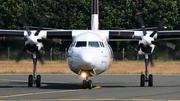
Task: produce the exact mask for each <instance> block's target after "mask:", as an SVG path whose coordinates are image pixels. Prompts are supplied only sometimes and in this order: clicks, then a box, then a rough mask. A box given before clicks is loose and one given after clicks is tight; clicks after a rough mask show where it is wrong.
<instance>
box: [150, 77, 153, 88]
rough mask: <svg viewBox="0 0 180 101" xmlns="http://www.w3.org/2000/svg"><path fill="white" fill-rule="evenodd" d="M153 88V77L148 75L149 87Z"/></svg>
mask: <svg viewBox="0 0 180 101" xmlns="http://www.w3.org/2000/svg"><path fill="white" fill-rule="evenodd" d="M152 86H153V75H152V74H150V75H149V87H152Z"/></svg>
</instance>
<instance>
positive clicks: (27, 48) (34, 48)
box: [16, 14, 50, 64]
mask: <svg viewBox="0 0 180 101" xmlns="http://www.w3.org/2000/svg"><path fill="white" fill-rule="evenodd" d="M18 18H19V20H20V22H21V23H22V25H24V27H25V29H26V31H27V33H28V34H27V35H26V36H25V39H26V41H27V43H26V45H25V46H24V47H23V48H22V49H21V51H20V52H19V54H18V56H17V59H16V62H19V61H20V60H21V59H22V57H23V56H24V53H25V52H26V51H30V52H32V53H35V54H36V55H37V57H38V59H39V60H40V62H41V63H42V64H44V61H43V57H42V54H41V52H40V51H41V50H38V46H36V44H37V43H33V42H32V41H31V40H33V39H32V38H31V37H30V36H31V34H32V33H31V31H30V29H29V26H28V24H27V22H26V21H25V19H24V17H23V16H22V15H21V14H19V15H18ZM49 18H50V17H49V16H47V15H45V16H44V17H43V18H42V20H41V22H40V25H39V27H38V29H37V30H36V32H35V34H34V36H38V34H39V33H40V31H41V29H42V26H44V25H45V23H46V22H47V21H48V19H49ZM28 40H29V43H28Z"/></svg>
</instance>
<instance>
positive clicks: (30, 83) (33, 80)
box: [28, 75, 41, 87]
mask: <svg viewBox="0 0 180 101" xmlns="http://www.w3.org/2000/svg"><path fill="white" fill-rule="evenodd" d="M33 83H36V87H41V75H37V77H36V78H34V77H33V75H29V78H28V87H32V86H33Z"/></svg>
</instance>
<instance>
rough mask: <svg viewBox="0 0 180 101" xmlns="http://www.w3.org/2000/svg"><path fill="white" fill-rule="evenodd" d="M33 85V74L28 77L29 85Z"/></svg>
mask: <svg viewBox="0 0 180 101" xmlns="http://www.w3.org/2000/svg"><path fill="white" fill-rule="evenodd" d="M32 86H33V76H32V75H29V77H28V87H32Z"/></svg>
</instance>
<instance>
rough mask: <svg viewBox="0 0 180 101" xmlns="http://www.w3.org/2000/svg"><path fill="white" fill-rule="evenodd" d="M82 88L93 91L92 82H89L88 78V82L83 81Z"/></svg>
mask: <svg viewBox="0 0 180 101" xmlns="http://www.w3.org/2000/svg"><path fill="white" fill-rule="evenodd" d="M82 87H83V89H86V88H89V89H92V80H88V77H86V80H83V81H82Z"/></svg>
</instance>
